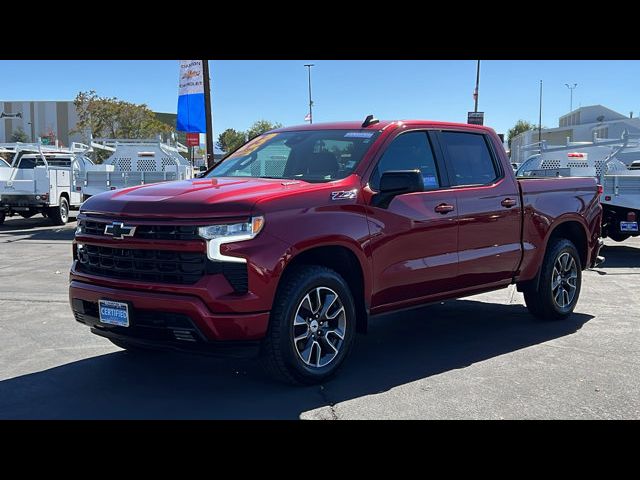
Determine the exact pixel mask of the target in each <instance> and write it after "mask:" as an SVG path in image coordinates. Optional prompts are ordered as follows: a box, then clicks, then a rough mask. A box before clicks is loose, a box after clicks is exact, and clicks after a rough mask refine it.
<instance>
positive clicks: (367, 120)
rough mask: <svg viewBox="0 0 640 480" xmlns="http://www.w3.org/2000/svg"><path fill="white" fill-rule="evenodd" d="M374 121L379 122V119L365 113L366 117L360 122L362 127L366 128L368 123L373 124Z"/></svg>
mask: <svg viewBox="0 0 640 480" xmlns="http://www.w3.org/2000/svg"><path fill="white" fill-rule="evenodd" d="M376 123H380V120H378V119H377V118H374V116H373V115H367V118H365V119H364V122H362V128H367V127H368V126H369V125H375V124H376Z"/></svg>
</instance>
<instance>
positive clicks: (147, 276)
mask: <svg viewBox="0 0 640 480" xmlns="http://www.w3.org/2000/svg"><path fill="white" fill-rule="evenodd" d="M77 255H78V270H79V271H81V272H84V273H87V274H91V275H97V276H100V277H108V278H116V279H122V280H135V281H142V282H152V283H173V284H181V285H192V284H194V283H196V282H197V281H198V280H200V279H201V278H202V277H203V276H204V275H216V274H222V275H224V277H225V278H226V280H227V281H228V282H229V284H230V285H231V287H233V289H234V291H235V292H236V293H246V292H247V291H248V272H247V265H246V264H244V263H231V262H213V261H211V260H209V259H208V258H207V256H206V255H205V254H204V253H199V252H175V251H169V250H142V249H128V248H112V247H104V246H97V245H84V246H83V247H82V248H78V253H77Z"/></svg>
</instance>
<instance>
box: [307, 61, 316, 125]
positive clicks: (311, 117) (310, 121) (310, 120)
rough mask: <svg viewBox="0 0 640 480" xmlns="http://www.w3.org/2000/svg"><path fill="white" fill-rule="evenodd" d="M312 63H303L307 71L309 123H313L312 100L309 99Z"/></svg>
mask: <svg viewBox="0 0 640 480" xmlns="http://www.w3.org/2000/svg"><path fill="white" fill-rule="evenodd" d="M314 66H315V65H314V64H313V63H307V64H305V67H307V71H308V72H309V124H311V123H313V100H311V67H314Z"/></svg>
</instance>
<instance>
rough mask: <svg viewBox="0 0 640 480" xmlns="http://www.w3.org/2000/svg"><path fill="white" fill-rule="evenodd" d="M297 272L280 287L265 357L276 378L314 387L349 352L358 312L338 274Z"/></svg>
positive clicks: (312, 269)
mask: <svg viewBox="0 0 640 480" xmlns="http://www.w3.org/2000/svg"><path fill="white" fill-rule="evenodd" d="M293 268H294V270H292V271H290V272H288V273H287V274H286V276H285V277H284V278H283V279H282V284H281V285H280V287H279V288H278V293H277V295H276V300H275V302H274V307H273V310H272V311H271V317H270V321H269V330H268V332H267V337H266V338H265V341H264V343H263V345H262V354H261V357H262V362H263V365H264V367H265V369H266V370H267V372H268V373H269V374H271V375H272V376H273V377H275V378H276V379H278V380H281V381H285V382H287V383H293V384H305V385H311V384H315V383H320V382H323V381H325V380H327V379H328V378H329V377H331V376H332V375H334V374H335V373H336V371H337V370H338V369H339V368H340V366H341V365H342V364H343V362H344V360H345V358H346V357H347V355H348V354H349V351H350V349H351V345H352V344H353V339H354V336H355V327H356V309H355V303H354V301H353V296H352V295H351V291H350V290H349V286H348V285H347V283H346V282H345V280H344V279H343V278H342V277H341V276H340V275H339V274H338V273H337V272H335V271H333V270H330V269H328V268H326V267H321V266H317V265H303V266H299V267H293Z"/></svg>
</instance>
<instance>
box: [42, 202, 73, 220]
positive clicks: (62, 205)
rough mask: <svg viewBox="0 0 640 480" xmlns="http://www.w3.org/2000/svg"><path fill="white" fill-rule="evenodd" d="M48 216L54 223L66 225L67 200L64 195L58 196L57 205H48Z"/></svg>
mask: <svg viewBox="0 0 640 480" xmlns="http://www.w3.org/2000/svg"><path fill="white" fill-rule="evenodd" d="M47 213H48V215H47V216H48V217H49V218H50V219H51V221H52V222H53V224H54V225H66V223H67V222H68V221H69V201H68V200H67V199H66V198H65V197H60V202H59V203H58V206H57V207H49V210H48V212H47Z"/></svg>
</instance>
